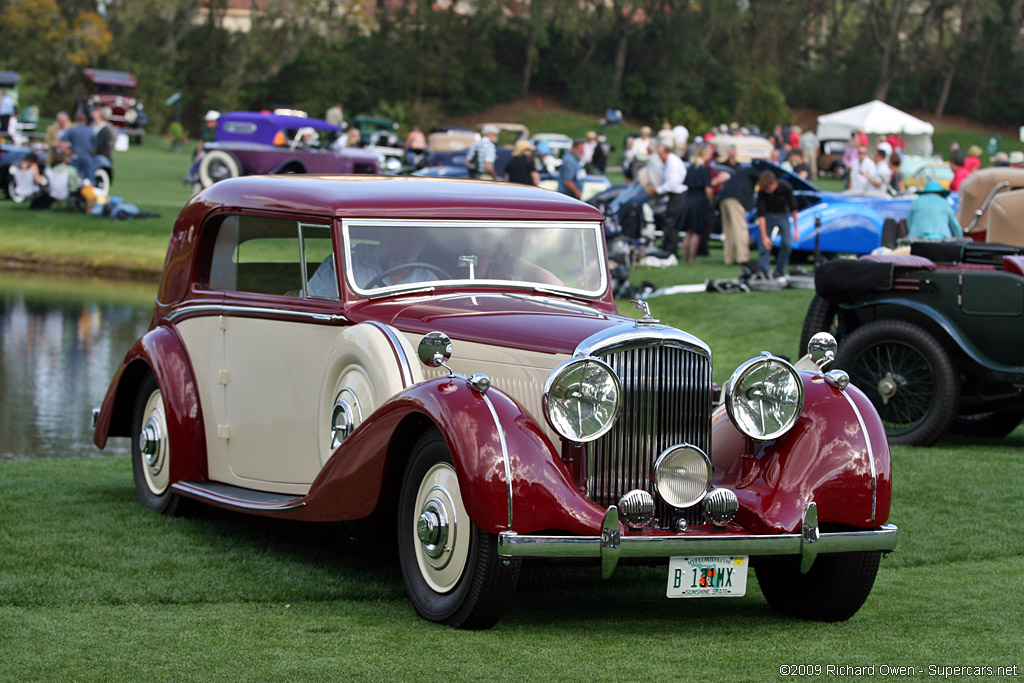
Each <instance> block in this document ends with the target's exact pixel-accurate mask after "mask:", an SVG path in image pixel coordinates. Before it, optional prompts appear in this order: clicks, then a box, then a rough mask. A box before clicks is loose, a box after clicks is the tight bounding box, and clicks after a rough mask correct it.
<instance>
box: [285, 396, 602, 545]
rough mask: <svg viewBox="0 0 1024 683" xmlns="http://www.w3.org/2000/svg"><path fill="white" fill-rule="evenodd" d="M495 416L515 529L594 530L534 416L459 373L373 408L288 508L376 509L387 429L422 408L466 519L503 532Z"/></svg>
mask: <svg viewBox="0 0 1024 683" xmlns="http://www.w3.org/2000/svg"><path fill="white" fill-rule="evenodd" d="M488 401H489V402H490V405H491V406H492V407H493V409H494V412H493V413H492V412H491V408H490V407H488V404H487V402H488ZM495 415H496V416H497V422H498V423H499V424H500V426H501V429H502V430H503V434H504V437H505V446H506V449H507V452H508V455H509V467H510V469H511V472H512V482H513V485H512V498H513V500H512V524H513V527H512V528H513V529H514V530H515V531H518V532H520V533H530V532H534V531H540V530H543V529H560V530H564V531H568V532H575V533H594V532H595V530H598V529H600V527H601V520H602V518H603V515H604V509H602V508H601V507H599V506H598V505H596V504H594V503H593V502H591V501H589V500H587V499H586V498H584V497H583V496H581V495H580V494H579V492H577V491H576V489H575V487H574V486H573V485H572V479H571V476H570V475H569V473H568V471H567V470H566V468H565V466H564V465H563V464H562V461H561V459H560V458H558V456H557V455H556V451H555V449H554V448H553V447H552V445H551V443H550V441H548V439H547V438H546V437H545V436H544V434H543V432H542V431H541V430H540V428H539V427H538V426H537V425H536V424H535V423H534V422H533V420H532V418H530V416H529V415H527V414H526V413H525V412H524V411H523V410H522V409H521V408H520V407H519V405H518V404H516V402H515V401H514V400H512V399H511V398H509V397H508V396H507V395H506V394H504V393H502V392H501V391H499V390H497V389H493V388H492V389H491V390H490V391H488V392H487V393H486V394H485V395H481V394H479V393H477V392H476V391H474V390H472V389H470V388H469V386H468V385H467V383H466V381H465V379H462V378H458V377H456V378H451V379H449V378H447V377H442V378H437V379H433V380H430V381H427V382H423V383H421V384H417V385H415V386H413V387H410V388H409V389H408V390H406V391H404V392H402V393H401V394H399V395H398V396H395V397H394V398H392V399H391V400H389V401H388V402H387V403H385V404H384V405H383V406H381V407H380V408H379V409H378V410H377V411H375V412H374V413H373V415H371V416H370V417H369V418H367V419H366V420H365V421H364V422H363V423H362V424H361V425H359V427H358V428H357V429H356V430H355V431H354V432H353V433H352V435H351V436H350V437H349V438H348V439H346V440H345V443H344V444H342V446H341V447H340V448H339V449H338V450H337V451H336V452H335V453H334V455H333V456H332V457H331V459H330V460H329V461H328V463H327V465H326V466H325V467H324V469H323V470H322V471H321V472H320V474H319V476H318V477H317V479H316V481H315V482H313V486H312V488H311V490H310V493H309V495H308V496H307V497H306V499H305V502H306V507H305V508H303V509H302V510H300V511H298V512H297V513H296V514H294V515H292V516H293V517H294V518H299V519H309V520H328V519H334V520H338V519H358V518H360V517H365V516H366V515H369V514H370V513H371V512H373V511H374V509H375V508H376V506H377V504H378V502H379V500H380V497H381V493H382V489H383V485H384V480H385V475H386V470H387V467H388V454H389V450H390V444H391V440H392V437H393V435H394V434H395V433H396V430H398V429H399V427H400V425H401V424H403V422H405V421H406V420H407V419H408V418H410V417H414V416H420V417H422V418H425V419H427V420H429V421H430V422H432V423H434V424H435V425H436V426H437V427H438V429H440V431H441V433H442V434H443V435H444V437H445V439H446V440H447V442H448V447H449V449H450V450H451V453H452V459H453V460H454V462H455V470H456V472H457V473H458V477H459V485H460V488H461V489H462V498H463V502H464V503H465V505H466V510H467V511H468V512H469V516H470V518H471V519H472V520H473V522H474V523H476V524H477V526H479V527H481V528H482V529H484V530H485V531H488V532H491V533H497V532H499V531H506V530H508V529H509V507H508V490H509V489H508V479H507V477H506V470H505V457H504V451H503V449H502V443H501V437H500V436H499V432H498V426H497V425H496V424H495Z"/></svg>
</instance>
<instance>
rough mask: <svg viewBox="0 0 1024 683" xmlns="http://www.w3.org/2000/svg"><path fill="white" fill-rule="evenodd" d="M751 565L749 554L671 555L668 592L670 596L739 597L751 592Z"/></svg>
mask: <svg viewBox="0 0 1024 683" xmlns="http://www.w3.org/2000/svg"><path fill="white" fill-rule="evenodd" d="M749 565H750V562H749V560H748V558H747V556H746V555H739V556H736V557H728V556H722V555H716V556H710V557H671V558H669V561H668V590H667V591H666V592H665V594H666V595H667V596H668V597H670V598H726V597H736V598H738V597H740V596H741V595H745V594H746V592H747V567H748V566H749Z"/></svg>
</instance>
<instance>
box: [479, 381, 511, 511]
mask: <svg viewBox="0 0 1024 683" xmlns="http://www.w3.org/2000/svg"><path fill="white" fill-rule="evenodd" d="M480 398H482V399H483V400H484V403H486V404H487V409H488V410H490V411H491V417H492V418H494V427H495V429H497V430H498V441H500V442H501V458H502V460H504V461H505V484H506V488H507V489H508V528H509V529H511V528H512V461H511V460H510V459H509V456H508V442H507V441H505V430H504V429H503V428H502V426H501V420H499V419H498V411H497V410H495V409H494V404H493V403H491V399H490V398H488V397H487V394H480Z"/></svg>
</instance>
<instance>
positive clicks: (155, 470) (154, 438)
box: [131, 375, 181, 515]
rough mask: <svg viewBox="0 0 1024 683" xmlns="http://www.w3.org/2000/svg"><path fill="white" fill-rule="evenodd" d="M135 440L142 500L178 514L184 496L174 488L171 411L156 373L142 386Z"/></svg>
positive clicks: (155, 508)
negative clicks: (170, 436)
mask: <svg viewBox="0 0 1024 683" xmlns="http://www.w3.org/2000/svg"><path fill="white" fill-rule="evenodd" d="M131 440H132V474H133V475H134V478H135V493H136V495H137V496H138V498H139V502H140V503H142V504H143V505H144V506H146V507H147V508H149V509H150V510H153V511H154V512H160V513H163V514H165V515H176V514H178V513H179V511H180V507H181V498H179V497H178V496H176V495H174V494H173V493H171V490H170V486H171V443H170V438H169V435H168V433H167V411H166V408H165V407H164V400H163V393H162V392H161V391H160V387H159V386H158V385H157V382H156V378H155V377H153V375H148V376H147V377H146V379H145V380H144V381H143V382H142V386H140V387H139V394H138V397H137V399H136V401H135V413H134V415H133V416H132V435H131Z"/></svg>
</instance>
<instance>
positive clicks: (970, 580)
mask: <svg viewBox="0 0 1024 683" xmlns="http://www.w3.org/2000/svg"><path fill="white" fill-rule="evenodd" d="M151 143H155V144H151ZM162 145H163V143H162V142H160V141H147V143H146V146H144V147H142V148H136V149H133V150H132V151H130V152H128V153H125V154H122V155H121V156H119V158H118V160H117V163H118V172H119V176H118V179H117V180H116V181H115V189H116V192H117V193H118V194H123V195H124V196H125V197H126V199H128V200H129V201H132V202H134V203H137V204H139V206H141V207H142V208H144V209H146V210H153V211H157V212H159V213H160V214H161V218H159V219H148V220H139V221H129V222H124V223H113V222H110V221H106V220H102V219H98V218H89V217H84V216H72V215H67V214H60V213H53V214H36V213H34V212H29V211H28V210H27V209H24V208H22V207H14V206H12V205H11V203H10V202H0V226H2V227H0V256H2V255H4V254H11V253H13V254H17V255H22V256H24V255H26V254H31V255H33V256H34V257H36V258H41V259H54V260H58V261H59V260H61V259H67V260H72V261H74V260H79V259H82V258H84V257H87V258H88V259H90V260H91V261H92V262H94V263H97V264H106V265H108V266H111V267H118V266H123V265H125V264H130V265H131V267H132V268H141V269H143V270H148V271H152V272H154V273H155V272H157V271H158V270H159V268H160V265H161V264H162V261H163V254H164V250H165V248H166V241H167V236H168V234H169V232H170V227H171V224H172V221H173V218H174V216H175V215H176V214H177V211H178V209H179V208H180V206H181V204H183V203H184V201H186V200H187V198H188V191H187V189H186V188H184V187H183V186H182V185H180V177H181V176H182V175H183V174H184V172H185V168H186V166H187V163H188V157H187V156H184V155H182V156H175V155H172V154H170V153H169V152H168V151H167V150H166V149H162V148H161V147H162ZM719 261H720V252H719V251H717V250H713V251H712V256H710V257H708V258H706V259H704V260H703V261H702V262H701V263H699V264H696V265H691V266H678V267H676V268H671V269H666V270H656V269H637V270H636V271H635V272H634V279H635V280H636V281H640V280H643V279H647V280H651V281H652V282H654V283H655V284H656V285H659V286H661V285H669V284H678V283H680V282H702V281H704V280H706V279H714V278H721V277H732V276H735V275H736V273H737V269H736V268H735V267H727V266H724V265H721V264H720V262H719ZM34 286H36V287H41V286H42V285H38V284H37V285H34ZM90 291H91V292H94V294H91V296H97V297H101V298H102V297H105V296H110V297H112V298H119V297H127V298H128V299H131V300H134V299H135V298H136V295H135V294H134V293H129V294H125V293H119V292H117V291H111V292H110V293H105V291H104V288H103V287H102V285H99V286H93V287H92V288H91V289H90ZM810 296H811V293H810V292H809V291H806V290H786V291H784V292H776V293H765V292H754V293H750V294H683V295H676V296H669V297H659V298H655V299H653V300H651V306H652V312H653V314H654V315H655V316H656V317H659V318H661V319H662V320H663V321H665V322H667V323H669V324H672V325H675V326H678V327H681V328H683V329H686V330H687V331H689V332H692V333H694V334H696V335H697V336H699V337H701V338H703V339H704V340H705V341H707V342H708V343H709V344H710V346H711V348H712V350H713V352H714V363H715V379H716V380H717V381H719V382H722V381H724V380H725V379H726V378H727V377H728V376H729V374H730V373H731V371H732V370H733V369H734V368H735V367H736V366H737V365H738V364H739V363H740V362H742V361H743V360H746V359H747V358H749V357H751V356H752V355H755V354H756V353H758V352H759V351H761V350H762V349H767V350H771V351H774V352H777V353H784V354H786V355H790V356H794V355H796V354H797V353H798V349H797V348H796V346H797V339H798V337H799V332H800V325H801V322H802V319H803V314H804V311H805V310H806V306H807V303H808V301H809V299H810ZM139 298H141V297H139ZM621 308H622V310H623V311H624V312H625V311H629V312H631V314H635V312H633V311H632V309H630V308H629V306H628V304H626V303H624V302H623V303H622V305H621ZM456 353H457V349H456ZM1022 453H1024V428H1019V429H1018V430H1017V431H1016V432H1014V433H1013V434H1012V435H1011V436H1010V437H1008V438H1006V439H1003V440H998V441H986V440H968V439H957V438H949V439H947V440H944V441H942V442H941V443H940V445H939V446H937V447H934V448H930V449H916V448H909V447H895V448H894V449H893V461H894V499H893V514H892V517H891V520H890V521H892V522H893V523H895V524H897V525H898V526H899V527H900V529H901V531H900V540H899V546H898V550H897V552H895V553H894V554H892V555H890V556H889V557H887V558H886V559H884V560H883V562H882V568H881V570H880V573H879V576H878V580H877V581H876V584H875V587H874V590H873V592H872V594H871V596H870V597H869V598H868V601H867V603H866V604H865V606H864V607H863V608H862V610H861V611H860V612H859V613H858V614H857V615H856V616H854V617H853V619H851V620H850V621H848V622H845V623H840V624H817V623H807V622H801V621H797V620H793V619H789V618H785V617H781V616H778V615H776V614H774V613H773V612H771V611H770V610H769V609H768V607H767V605H766V604H765V602H764V600H763V598H762V597H761V595H760V591H759V589H758V587H757V582H756V580H755V579H754V578H753V577H751V579H750V582H749V584H748V591H747V595H746V596H745V597H743V598H736V599H722V600H674V601H670V600H667V599H666V598H665V597H664V592H665V583H666V570H665V568H664V567H656V568H648V567H621V568H620V569H619V571H617V572H616V574H615V575H614V576H613V577H612V578H611V579H609V580H607V581H604V580H602V579H601V578H600V573H599V570H598V568H597V567H596V566H588V567H585V568H568V569H566V568H551V567H546V566H530V567H528V569H527V571H525V573H524V575H523V578H522V580H521V582H520V587H519V590H518V592H517V599H516V601H515V604H514V605H513V607H512V608H511V609H510V610H509V612H508V613H507V615H506V616H505V618H504V619H503V620H502V621H501V622H500V623H499V624H498V626H497V627H496V628H495V629H493V630H491V631H487V632H481V633H470V632H459V631H455V630H452V629H449V628H446V627H439V626H434V625H432V624H429V623H427V622H425V621H423V620H421V619H419V618H418V617H417V616H416V615H415V613H414V611H413V609H412V607H411V605H410V604H409V601H408V599H407V598H406V596H405V591H404V588H403V586H402V580H401V575H400V572H399V570H398V564H397V559H396V557H395V552H394V549H393V548H392V547H391V544H390V543H389V542H379V543H371V542H367V541H356V540H353V539H350V538H349V537H348V536H347V534H345V533H344V530H343V529H342V528H341V527H338V526H336V525H312V524H310V525H302V524H297V523H287V522H278V521H268V520H262V519H258V518H250V517H246V516H242V515H236V514H233V513H228V512H223V511H216V510H207V511H206V512H205V513H203V514H202V515H201V516H200V517H195V518H179V519H171V518H166V517H162V516H159V515H156V514H153V513H150V512H148V511H146V510H144V509H143V508H142V507H141V506H140V505H139V504H138V503H137V502H136V501H135V493H134V489H133V486H132V474H131V464H130V462H129V461H128V460H127V459H125V458H112V457H97V458H83V459H62V460H41V461H20V462H5V463H0V681H24V680H46V681H51V680H103V681H137V680H196V681H210V680H215V681H235V680H238V681H304V680H424V681H426V680H437V679H438V678H440V679H441V680H454V681H461V680H480V681H484V680H519V681H534V680H543V681H547V680H559V681H561V680H566V681H570V680H587V681H605V680H607V681H624V680H637V679H641V678H647V679H651V680H656V681H675V680H685V681H702V680H716V681H717V680H727V681H765V680H777V679H780V678H786V677H784V676H780V675H779V668H780V666H783V665H811V666H812V667H813V666H821V667H822V669H821V673H822V675H823V676H824V674H825V673H826V672H827V669H825V667H826V666H829V665H833V666H860V667H867V666H874V667H875V669H874V675H873V676H864V677H870V678H876V677H879V676H885V677H886V678H897V679H899V678H904V677H907V676H894V675H891V674H892V672H893V670H892V669H883V667H897V666H909V667H913V669H914V675H913V677H916V678H924V677H929V678H936V676H929V673H931V671H930V670H929V667H932V666H937V667H955V666H991V667H993V673H995V672H996V669H995V667H999V666H1003V667H1013V666H1016V667H1017V670H1016V673H1015V674H1013V675H1010V676H1004V678H1019V676H1020V671H1021V667H1022V666H1024V658H1022V656H1021V642H1024V627H1022V626H1021V623H1022V620H1021V614H1024V591H1022V590H1021V584H1020V581H1021V579H1020V577H1021V576H1022V575H1024V534H1022V528H1021V522H1020V515H1019V510H1020V491H1021V490H1024V455H1022ZM1014 510H1017V511H1018V512H1014ZM812 671H813V669H812ZM918 672H919V673H918ZM843 678H851V679H852V678H858V676H852V675H851V676H843ZM978 678H986V679H989V678H998V676H982V677H978Z"/></svg>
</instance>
